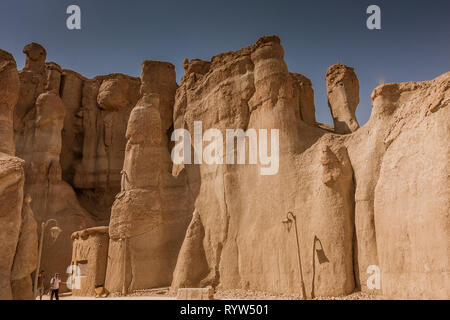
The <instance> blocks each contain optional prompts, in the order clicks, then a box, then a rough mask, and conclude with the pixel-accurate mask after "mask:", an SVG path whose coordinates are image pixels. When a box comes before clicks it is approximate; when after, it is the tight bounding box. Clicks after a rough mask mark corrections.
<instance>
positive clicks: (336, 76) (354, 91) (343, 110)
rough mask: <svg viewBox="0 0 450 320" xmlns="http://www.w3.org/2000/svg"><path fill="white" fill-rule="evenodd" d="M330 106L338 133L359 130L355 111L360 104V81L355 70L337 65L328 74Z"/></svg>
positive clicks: (335, 129)
mask: <svg viewBox="0 0 450 320" xmlns="http://www.w3.org/2000/svg"><path fill="white" fill-rule="evenodd" d="M325 79H326V82H327V93H328V106H329V107H330V110H331V115H332V116H333V122H334V131H335V132H336V133H350V132H354V131H356V130H357V129H358V128H359V123H358V120H357V119H356V115H355V111H356V108H357V107H358V104H359V81H358V78H357V77H356V74H355V71H354V69H353V68H351V67H348V66H346V65H343V64H340V63H336V64H334V65H332V66H331V67H329V68H328V70H327V74H326V77H325Z"/></svg>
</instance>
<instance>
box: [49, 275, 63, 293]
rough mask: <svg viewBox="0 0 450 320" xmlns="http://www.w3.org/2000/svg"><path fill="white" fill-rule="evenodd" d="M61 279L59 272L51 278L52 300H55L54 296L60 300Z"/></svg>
mask: <svg viewBox="0 0 450 320" xmlns="http://www.w3.org/2000/svg"><path fill="white" fill-rule="evenodd" d="M60 283H61V279H60V278H59V273H55V276H54V277H53V278H52V279H51V280H50V292H51V294H50V300H53V296H54V297H55V298H56V300H59V284H60Z"/></svg>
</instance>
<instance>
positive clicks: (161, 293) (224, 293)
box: [110, 288, 382, 300]
mask: <svg viewBox="0 0 450 320" xmlns="http://www.w3.org/2000/svg"><path fill="white" fill-rule="evenodd" d="M120 296H121V295H120V294H112V295H110V297H120ZM127 297H159V298H164V297H167V298H175V295H174V294H171V293H170V292H169V288H160V289H152V290H138V291H134V292H133V293H130V294H128V295H127ZM214 298H215V299H217V300H301V299H300V298H301V296H300V295H296V294H277V295H276V294H271V293H267V292H260V291H250V290H219V291H216V293H215V295H214ZM314 300H382V297H381V296H376V295H370V294H367V293H362V292H354V293H352V294H349V295H347V296H340V297H316V298H314Z"/></svg>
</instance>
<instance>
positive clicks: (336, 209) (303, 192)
mask: <svg viewBox="0 0 450 320" xmlns="http://www.w3.org/2000/svg"><path fill="white" fill-rule="evenodd" d="M283 54H284V53H283V48H282V47H281V45H280V41H279V39H278V38H277V37H275V36H272V37H264V38H261V39H260V40H258V42H257V43H256V44H255V45H253V46H250V47H248V48H244V49H242V50H239V51H237V52H230V53H225V54H220V55H218V56H215V57H213V58H212V60H211V62H210V68H209V70H208V71H207V72H206V73H201V72H204V71H205V70H204V69H202V70H201V72H200V73H197V72H194V71H193V72H190V71H189V70H196V69H195V68H191V67H189V66H188V67H187V68H186V70H187V72H186V74H185V75H184V77H183V81H182V83H181V85H180V88H179V89H178V91H177V98H176V102H175V110H174V123H175V128H183V127H184V128H187V129H188V130H189V132H190V133H191V135H192V134H193V121H195V120H201V121H202V124H203V130H204V131H205V130H207V129H209V128H217V129H219V130H221V131H222V134H223V135H224V136H225V129H243V130H248V129H279V130H280V139H279V140H280V141H281V143H280V161H279V172H278V173H276V174H275V175H260V171H259V169H260V166H261V165H259V164H257V165H207V164H201V165H199V167H200V168H199V169H200V191H199V194H198V197H197V198H196V202H195V213H194V218H193V220H192V222H191V225H190V226H189V228H188V231H187V234H186V238H185V241H184V243H183V246H182V249H181V251H180V254H179V258H178V262H177V267H176V269H175V272H174V280H173V283H172V289H173V290H176V289H178V288H182V287H204V286H207V285H212V286H214V287H219V288H220V289H228V288H243V289H250V290H261V291H268V292H276V293H286V292H290V293H294V292H300V273H299V269H298V260H297V250H298V249H297V247H296V240H295V234H294V232H293V230H294V229H293V228H291V229H290V230H289V231H288V230H286V228H285V225H284V224H283V223H282V220H283V219H284V218H285V217H286V214H287V212H288V211H293V212H294V214H296V215H297V217H298V228H299V233H298V234H299V237H300V251H301V258H302V261H303V277H304V279H305V284H306V288H307V294H308V296H310V295H311V293H312V294H316V295H323V294H334V295H339V294H345V293H349V292H351V291H352V290H353V288H354V278H353V263H352V239H353V222H352V221H353V181H352V174H353V173H352V168H351V165H350V162H349V158H348V155H347V152H346V150H345V148H343V146H342V139H341V138H340V137H339V136H332V135H326V131H324V130H322V129H321V128H319V127H318V126H315V119H314V116H313V114H314V105H313V100H312V97H313V94H312V88H311V85H310V82H309V80H307V79H306V78H305V77H304V76H301V75H293V74H291V73H289V71H288V70H287V66H286V63H285V62H284V60H283ZM195 63H198V62H197V61H196V62H195ZM205 69H206V68H205ZM224 150H225V148H224ZM247 150H248V149H247ZM324 150H325V151H324ZM176 172H178V171H175V173H176ZM319 199H320V200H319ZM315 237H317V238H318V239H319V241H321V243H322V246H323V251H324V252H325V255H326V256H327V257H328V261H327V262H324V261H321V262H320V263H319V262H317V263H315V264H314V266H313V259H314V258H315V253H313V252H311V248H312V246H313V242H314V241H315V240H314V239H315ZM314 279H316V280H315V283H314ZM319 279H320V281H319Z"/></svg>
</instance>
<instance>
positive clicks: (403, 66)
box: [0, 0, 450, 124]
mask: <svg viewBox="0 0 450 320" xmlns="http://www.w3.org/2000/svg"><path fill="white" fill-rule="evenodd" d="M70 4H77V5H79V6H80V7H81V13H82V30H81V31H69V30H68V29H67V28H66V18H67V14H66V8H67V6H68V5H70ZM370 4H377V5H379V6H380V7H381V19H382V22H381V24H382V30H374V31H370V30H368V29H367V28H366V19H367V15H366V13H365V11H366V8H367V7H368V6H369V5H370ZM449 15H450V1H448V0H433V1H430V0H427V1H423V0H422V1H406V0H395V1H393V0H388V1H386V0H371V1H366V0H353V1H350V0H331V1H325V0H315V1H312V0H308V1H306V0H305V1H302V0H292V1H283V0H278V1H265V0H259V1H253V0H247V1H246V0H240V1H235V0H226V1H225V0H222V1H216V0H208V1H198V0H185V1H171V0H164V1H151V0H145V1H139V0H127V1H113V0H109V1H106V0H71V1H66V0H1V1H0V48H1V49H4V50H6V51H9V52H11V53H12V54H13V55H14V57H15V58H16V60H17V63H18V66H19V68H22V67H23V64H24V60H25V56H24V55H23V54H22V48H23V47H24V46H25V45H26V44H27V43H29V42H32V41H34V42H38V43H41V44H42V45H43V46H44V47H45V48H46V49H47V60H48V61H54V62H56V63H58V64H60V65H61V66H62V67H63V68H67V69H73V70H75V71H77V72H80V73H81V74H83V75H85V76H87V77H93V76H95V75H98V74H107V73H113V72H121V73H126V74H130V75H135V76H138V75H139V74H140V68H141V67H140V64H141V62H142V61H143V60H145V59H154V60H164V61H170V62H172V63H173V64H175V66H176V71H177V78H178V80H179V79H180V78H181V76H182V75H183V72H184V70H183V66H182V63H183V59H184V58H185V57H187V58H189V59H192V58H201V59H208V60H209V59H210V58H211V56H213V55H216V54H218V53H220V52H224V51H230V50H237V49H239V48H241V47H245V46H248V45H250V44H252V43H254V42H255V41H256V40H257V39H258V37H260V36H262V35H270V34H277V35H278V36H279V37H280V38H281V41H282V44H283V46H284V49H285V59H286V61H287V64H288V67H289V70H290V71H292V72H298V73H302V74H304V75H306V76H307V77H309V78H310V79H311V81H312V83H313V87H314V90H315V99H316V116H317V119H318V121H321V122H325V123H331V122H332V120H331V116H330V112H329V110H328V106H327V98H326V90H325V80H324V77H325V72H326V69H327V67H328V66H330V65H332V64H334V63H336V62H341V63H344V64H347V65H350V66H353V67H355V70H356V73H357V75H358V77H359V82H360V87H361V91H360V96H361V102H360V105H359V107H358V111H357V116H358V120H359V121H360V123H361V124H362V123H365V122H366V121H367V120H368V118H369V116H370V112H371V105H370V93H371V91H372V90H373V89H374V88H375V87H376V86H377V85H378V83H379V82H380V81H384V82H402V81H419V80H428V79H432V78H434V77H436V76H438V75H440V74H442V73H444V72H446V71H449V70H450V18H449Z"/></svg>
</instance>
